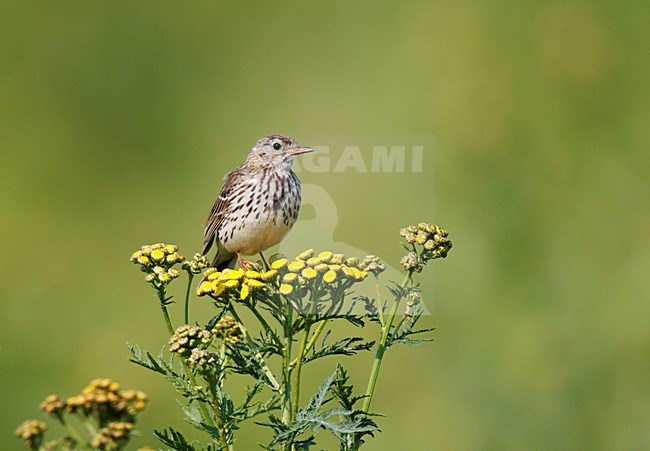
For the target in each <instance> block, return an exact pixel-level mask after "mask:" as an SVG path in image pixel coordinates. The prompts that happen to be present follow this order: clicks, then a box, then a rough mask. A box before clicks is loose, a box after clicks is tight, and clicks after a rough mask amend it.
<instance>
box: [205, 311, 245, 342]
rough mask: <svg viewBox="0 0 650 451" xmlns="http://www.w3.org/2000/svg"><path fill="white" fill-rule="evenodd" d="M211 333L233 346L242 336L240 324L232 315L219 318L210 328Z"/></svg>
mask: <svg viewBox="0 0 650 451" xmlns="http://www.w3.org/2000/svg"><path fill="white" fill-rule="evenodd" d="M212 333H213V334H214V335H215V336H216V337H217V338H221V339H222V340H223V341H224V342H225V343H226V344H229V345H233V346H234V345H237V344H239V342H241V340H242V338H243V337H244V332H243V331H242V329H241V326H240V325H239V323H238V322H237V321H235V318H233V317H232V316H224V317H223V318H221V319H220V320H219V321H218V322H217V325H216V326H214V329H212Z"/></svg>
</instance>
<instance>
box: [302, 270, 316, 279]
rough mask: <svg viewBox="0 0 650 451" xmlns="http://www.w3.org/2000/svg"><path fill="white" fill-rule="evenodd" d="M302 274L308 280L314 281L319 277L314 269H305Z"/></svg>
mask: <svg viewBox="0 0 650 451" xmlns="http://www.w3.org/2000/svg"><path fill="white" fill-rule="evenodd" d="M301 274H302V276H303V277H304V278H305V279H307V280H309V279H313V278H315V277H316V276H317V275H318V273H317V272H316V270H315V269H314V268H305V269H303V270H302V273H301Z"/></svg>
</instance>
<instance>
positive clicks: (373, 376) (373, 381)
mask: <svg viewBox="0 0 650 451" xmlns="http://www.w3.org/2000/svg"><path fill="white" fill-rule="evenodd" d="M412 275H413V272H412V271H409V272H408V273H407V274H406V276H405V277H404V281H403V282H402V285H401V287H402V288H406V286H407V285H408V283H409V281H410V280H411V276H412ZM401 300H402V295H401V294H400V295H399V296H398V297H397V298H396V299H395V302H394V303H393V307H392V308H391V309H390V312H389V313H388V318H386V324H385V325H384V326H383V328H382V334H381V340H380V342H379V344H378V345H377V351H376V353H375V360H374V361H373V362H372V370H371V371H370V379H369V380H368V388H367V389H366V396H365V398H364V400H363V407H362V410H363V411H364V412H366V413H367V412H368V410H369V409H370V402H371V401H372V395H373V393H374V392H375V386H376V385H377V377H378V376H379V370H380V369H381V362H382V360H383V358H384V352H385V351H386V342H387V341H388V337H389V336H390V329H391V327H392V325H393V321H394V320H395V315H396V314H397V307H398V306H399V303H400V301H401Z"/></svg>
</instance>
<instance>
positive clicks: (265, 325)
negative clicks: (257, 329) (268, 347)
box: [244, 302, 282, 346]
mask: <svg viewBox="0 0 650 451" xmlns="http://www.w3.org/2000/svg"><path fill="white" fill-rule="evenodd" d="M244 305H245V306H246V307H248V309H249V310H250V311H251V312H253V315H255V317H256V318H257V320H258V321H259V322H260V324H261V325H262V327H263V328H264V330H266V331H267V332H268V333H269V334H270V335H271V337H272V338H273V341H275V343H276V344H277V345H278V346H282V340H280V337H278V335H277V334H276V333H275V331H274V330H273V329H271V326H270V325H269V323H268V322H267V321H266V319H265V318H264V317H263V316H262V314H261V313H260V312H259V310H258V309H256V308H255V307H253V305H252V304H251V303H250V302H246V303H244Z"/></svg>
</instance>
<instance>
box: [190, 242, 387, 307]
mask: <svg viewBox="0 0 650 451" xmlns="http://www.w3.org/2000/svg"><path fill="white" fill-rule="evenodd" d="M371 264H372V271H373V272H374V271H378V272H381V271H382V270H383V269H382V268H381V266H378V260H377V259H376V257H374V256H370V259H368V258H366V259H365V260H364V261H363V262H361V263H359V260H358V259H357V258H355V257H352V258H348V259H346V258H345V256H344V255H343V254H335V253H333V252H330V251H323V252H321V253H319V254H318V255H316V254H315V253H314V250H313V249H307V250H306V251H304V252H302V253H300V254H299V255H298V256H297V257H296V258H295V259H293V260H291V261H289V260H288V259H287V258H285V257H284V256H278V257H277V258H276V259H272V260H271V268H270V269H269V270H268V271H265V272H258V271H242V270H241V269H226V270H224V271H223V272H219V271H217V270H216V269H215V268H210V269H208V270H207V271H206V272H205V273H204V276H205V280H204V281H203V282H202V283H201V285H200V286H199V289H198V292H197V294H198V295H199V296H204V295H211V296H213V297H218V296H224V295H229V294H234V296H235V297H236V298H239V299H246V298H248V296H250V294H251V292H253V291H254V290H259V289H263V288H265V287H268V286H272V287H277V288H278V290H279V292H280V293H281V294H283V295H285V296H286V295H290V294H292V293H293V295H298V296H301V295H304V294H305V292H306V290H307V289H309V287H313V286H315V285H316V284H322V285H324V286H328V287H338V286H340V285H341V284H352V283H356V282H360V281H362V280H364V279H365V278H366V277H367V276H368V271H367V270H366V266H367V265H371ZM384 268H385V267H384Z"/></svg>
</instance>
